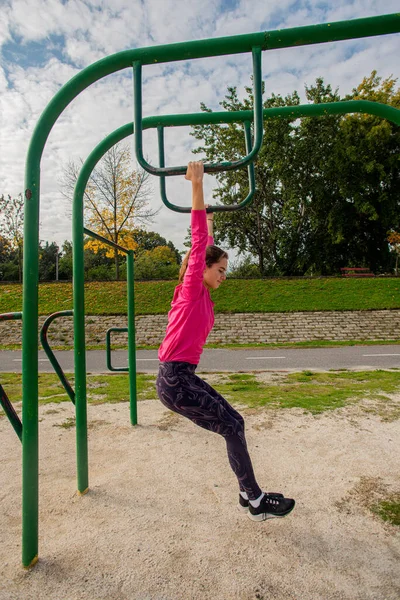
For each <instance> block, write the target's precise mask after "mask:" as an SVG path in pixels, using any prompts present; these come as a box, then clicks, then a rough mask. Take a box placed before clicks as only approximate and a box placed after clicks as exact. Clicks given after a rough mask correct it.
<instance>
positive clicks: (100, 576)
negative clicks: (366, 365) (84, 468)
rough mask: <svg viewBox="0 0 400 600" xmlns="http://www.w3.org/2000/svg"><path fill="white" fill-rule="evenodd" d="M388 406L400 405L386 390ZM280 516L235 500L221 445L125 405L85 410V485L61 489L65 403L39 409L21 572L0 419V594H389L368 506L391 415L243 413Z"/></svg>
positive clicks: (15, 598)
mask: <svg viewBox="0 0 400 600" xmlns="http://www.w3.org/2000/svg"><path fill="white" fill-rule="evenodd" d="M398 400H399V399H398ZM242 412H243V414H244V415H245V419H246V428H247V439H248V445H249V449H250V452H251V455H252V458H253V463H254V469H255V473H256V476H257V478H258V480H259V482H260V484H261V485H262V486H264V489H269V490H273V491H283V492H284V493H285V494H286V495H287V496H292V497H294V498H296V501H297V505H296V508H295V510H294V512H293V513H292V514H291V515H289V516H288V517H286V518H284V519H275V520H272V521H266V522H264V523H255V522H253V521H250V520H249V519H248V518H247V516H246V515H241V514H240V513H239V512H238V511H237V509H236V502H237V486H236V480H235V478H234V475H233V473H232V472H231V470H230V467H229V463H228V460H227V456H226V451H225V442H224V440H223V439H222V438H220V437H219V436H217V435H215V434H212V433H209V432H207V431H204V430H202V429H200V428H197V427H196V426H195V425H193V424H192V423H191V422H189V421H186V420H185V419H183V418H181V417H177V416H176V415H174V414H173V413H170V412H168V411H167V410H166V409H165V408H164V407H163V406H162V405H161V404H160V403H159V402H158V401H157V400H150V401H145V402H141V403H140V404H139V411H138V413H139V421H140V424H139V425H138V426H137V427H131V426H130V425H129V409H128V406H127V404H119V405H102V406H101V405H99V406H90V407H89V412H88V415H89V421H90V430H89V457H90V492H89V493H88V494H87V495H86V496H84V497H78V496H77V495H76V493H75V489H76V483H75V430H74V428H72V429H64V428H62V427H60V425H61V424H62V423H65V422H66V421H67V419H68V418H69V417H72V416H73V407H72V405H68V404H62V405H47V406H44V407H41V409H40V418H41V423H40V434H41V437H40V541H39V555H40V560H39V562H38V563H37V565H36V566H35V567H34V568H33V569H30V570H27V571H26V570H24V569H22V568H21V468H20V463H21V447H20V443H19V440H18V439H17V436H16V435H15V433H14V431H13V430H12V428H11V426H10V425H9V423H8V421H7V420H6V419H5V418H1V419H0V439H1V449H2V451H1V458H0V507H1V512H0V534H1V544H0V599H1V600H28V599H29V600H31V599H32V600H41V599H46V600H52V599H54V600H78V599H79V600H81V599H85V600H86V599H91V600H103V599H104V600H125V599H126V600H197V599H201V600H208V599H210V600H211V599H212V600H236V599H238V600H239V599H240V600H253V599H254V600H291V599H296V600H300V599H301V600H303V599H304V600H314V599H315V600H317V599H318V600H358V599H359V600H399V598H400V533H399V528H398V527H397V528H396V527H395V526H392V525H388V524H385V523H383V522H382V521H381V520H380V519H379V518H378V517H377V516H375V515H374V514H373V513H372V512H371V511H370V510H369V509H368V508H367V505H368V503H369V502H371V500H374V499H378V498H380V497H382V496H384V495H386V494H387V493H390V492H398V491H399V490H400V477H399V475H400V474H399V456H400V436H399V421H398V420H397V421H392V422H385V421H383V420H381V418H380V417H378V416H376V415H368V414H367V413H365V412H363V411H362V410H360V409H359V408H357V407H352V408H346V409H340V410H336V411H333V412H329V413H325V414H322V415H320V416H317V417H315V416H312V415H310V414H305V413H303V411H300V410H297V409H295V410H294V409H293V410H282V411H279V412H273V411H259V412H254V411H246V410H243V411H242Z"/></svg>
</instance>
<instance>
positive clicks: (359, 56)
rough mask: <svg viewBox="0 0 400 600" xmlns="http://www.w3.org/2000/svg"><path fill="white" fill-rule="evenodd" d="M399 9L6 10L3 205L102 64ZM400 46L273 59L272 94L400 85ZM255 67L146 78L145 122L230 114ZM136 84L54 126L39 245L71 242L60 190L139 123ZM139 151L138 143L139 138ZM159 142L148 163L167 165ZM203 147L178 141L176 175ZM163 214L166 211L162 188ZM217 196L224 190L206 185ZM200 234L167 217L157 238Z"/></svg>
mask: <svg viewBox="0 0 400 600" xmlns="http://www.w3.org/2000/svg"><path fill="white" fill-rule="evenodd" d="M399 10H400V0H385V1H384V2H383V1H382V0H334V1H333V2H330V1H328V0H280V1H279V2H275V1H272V0H203V1H202V2H200V1H196V0H192V2H190V1H188V0H104V1H102V0H0V46H1V50H0V52H1V61H0V193H3V194H11V195H16V194H18V193H19V192H22V191H23V187H24V164H25V157H26V152H27V148H28V144H29V140H30V138H31V135H32V132H33V129H34V127H35V124H36V122H37V120H38V118H39V116H40V114H41V113H42V111H43V110H44V108H45V107H46V105H47V104H48V102H49V101H50V100H51V98H52V97H53V96H54V94H55V93H56V92H57V91H58V90H59V89H60V87H61V86H62V85H63V84H65V83H66V82H67V81H68V80H69V79H70V78H71V77H73V76H74V75H75V74H76V73H78V72H79V71H80V70H82V69H83V68H84V67H86V66H88V65H90V64H91V63H93V62H95V61H97V60H99V59H101V58H103V57H105V56H107V55H110V54H113V53H116V52H119V51H121V50H126V49H129V48H140V47H143V46H154V45H159V44H169V43H174V42H184V41H189V40H196V39H205V38H214V37H222V36H229V35H237V34H242V33H254V32H261V31H269V30H275V29H284V28H288V27H297V26H303V25H311V24H318V23H326V22H332V21H341V20H347V19H355V18H360V17H369V16H375V15H380V14H388V13H394V12H398V11H399ZM399 42H400V35H399V34H396V35H388V36H381V37H376V38H367V39H363V40H354V41H348V42H336V43H331V44H320V45H315V46H309V47H302V48H297V49H284V50H276V51H269V52H264V53H263V78H264V80H265V82H266V90H267V93H271V92H274V93H275V94H282V95H285V94H287V93H291V92H293V91H294V90H297V91H298V92H299V94H300V96H301V97H302V99H303V100H304V85H305V84H309V85H310V84H312V83H313V82H314V81H315V78H316V77H318V76H322V77H323V78H324V79H325V81H326V82H327V83H330V84H331V85H332V86H333V87H334V88H336V87H339V91H340V93H341V94H345V93H347V92H349V91H351V89H352V88H353V87H355V86H356V85H358V84H359V83H360V82H361V80H362V78H363V77H364V76H366V75H369V74H370V73H371V71H372V70H373V69H377V71H378V74H379V75H381V76H383V77H388V76H390V75H394V76H395V77H398V76H399V71H400V68H399V60H398V57H399V48H400V43H399ZM251 71H252V67H251V57H250V55H236V56H226V57H219V58H215V59H214V58H208V59H200V60H196V61H191V62H174V63H169V64H168V63H167V64H163V65H157V66H146V67H144V69H143V115H144V116H150V115H159V114H175V113H186V112H199V105H200V102H201V101H202V102H205V103H206V104H207V105H208V106H209V107H210V108H212V109H214V110H218V109H219V104H218V103H219V102H220V101H221V100H222V99H223V97H224V95H225V93H226V90H227V86H231V85H235V86H237V87H238V90H239V91H240V95H242V92H243V88H244V86H246V85H249V83H250V74H251ZM132 106H133V102H132V74H131V72H130V71H129V70H125V71H120V72H119V73H118V74H114V75H112V76H109V77H106V78H104V79H102V80H101V81H99V82H98V83H96V84H95V85H92V86H91V87H89V88H88V89H86V90H85V91H84V92H82V93H81V94H80V96H79V97H78V98H76V99H75V100H74V101H73V102H72V103H71V104H70V105H69V106H68V107H67V108H66V109H65V111H64V112H63V114H62V115H61V117H60V118H59V120H58V121H57V123H56V124H55V126H54V128H53V130H52V132H51V134H50V136H49V138H48V141H47V144H46V147H45V151H44V154H43V157H42V163H41V166H42V169H41V172H42V179H41V182H42V183H41V188H42V193H41V209H40V221H41V229H40V238H41V239H42V240H47V241H56V242H57V243H58V244H62V242H63V241H64V240H65V239H71V236H72V234H71V222H70V218H69V217H68V212H69V211H68V206H67V203H66V201H65V200H64V199H63V198H62V196H61V194H60V178H61V176H62V172H63V168H64V167H65V165H66V163H67V162H68V161H69V160H73V161H78V160H79V158H82V159H85V158H86V157H87V156H88V154H89V153H90V152H91V150H92V149H93V148H94V147H95V146H96V145H97V144H98V143H99V142H100V141H101V140H102V139H103V138H104V137H105V136H106V135H108V134H109V133H111V132H112V131H113V130H114V129H116V128H118V127H120V126H121V125H124V124H125V123H128V122H130V121H132ZM128 140H129V138H128ZM155 141H156V140H155V134H154V133H150V132H148V133H146V134H145V137H144V143H145V149H144V152H145V155H146V156H147V157H148V158H149V159H150V160H153V161H154V164H157V162H156V160H157V158H156V157H157V153H156V145H155ZM194 144H195V141H194V140H193V138H191V137H190V136H189V128H179V129H176V130H169V131H168V133H167V137H166V162H167V164H184V163H186V162H187V161H188V160H190V157H191V150H192V148H193V147H194ZM152 179H154V181H153V185H152V188H153V197H152V200H151V203H152V206H154V207H159V206H160V205H161V204H162V203H161V200H160V198H159V192H158V180H156V178H152ZM206 179H207V181H206V190H207V193H208V196H209V194H211V189H212V185H213V179H212V177H210V176H206ZM167 186H168V195H169V198H170V200H171V201H173V202H174V203H176V204H183V205H184V204H187V205H189V204H190V187H189V186H190V184H189V183H188V182H185V181H184V180H183V177H180V178H168V179H167ZM188 223H189V216H188V215H180V214H177V213H174V212H172V211H169V210H167V209H166V208H165V207H164V206H162V209H161V210H160V212H159V214H158V216H157V217H156V220H155V222H154V224H153V225H152V226H149V227H148V228H149V229H152V230H153V231H157V232H159V233H160V234H161V235H163V236H164V237H166V238H167V239H170V240H172V241H173V242H174V244H175V245H176V246H177V247H178V248H179V249H183V240H184V237H185V234H186V230H187V227H188Z"/></svg>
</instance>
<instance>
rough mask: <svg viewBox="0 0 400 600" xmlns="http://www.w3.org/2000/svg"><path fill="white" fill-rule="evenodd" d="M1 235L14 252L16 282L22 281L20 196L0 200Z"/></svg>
mask: <svg viewBox="0 0 400 600" xmlns="http://www.w3.org/2000/svg"><path fill="white" fill-rule="evenodd" d="M0 225H1V235H2V236H3V237H5V238H6V239H7V240H8V241H9V243H10V245H11V248H12V249H13V250H14V251H15V252H16V257H17V261H18V280H19V281H20V282H21V281H22V249H23V229H24V200H23V198H22V194H18V196H17V197H16V198H12V197H11V196H10V195H8V196H7V198H5V197H4V195H2V196H1V198H0Z"/></svg>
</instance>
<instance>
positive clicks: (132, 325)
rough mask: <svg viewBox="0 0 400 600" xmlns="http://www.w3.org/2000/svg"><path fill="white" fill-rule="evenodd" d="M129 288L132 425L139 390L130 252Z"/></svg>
mask: <svg viewBox="0 0 400 600" xmlns="http://www.w3.org/2000/svg"><path fill="white" fill-rule="evenodd" d="M126 274H127V286H128V364H129V398H130V416H131V425H136V424H137V389H136V336H135V281H134V254H133V251H132V250H130V251H129V253H128V259H127V262H126Z"/></svg>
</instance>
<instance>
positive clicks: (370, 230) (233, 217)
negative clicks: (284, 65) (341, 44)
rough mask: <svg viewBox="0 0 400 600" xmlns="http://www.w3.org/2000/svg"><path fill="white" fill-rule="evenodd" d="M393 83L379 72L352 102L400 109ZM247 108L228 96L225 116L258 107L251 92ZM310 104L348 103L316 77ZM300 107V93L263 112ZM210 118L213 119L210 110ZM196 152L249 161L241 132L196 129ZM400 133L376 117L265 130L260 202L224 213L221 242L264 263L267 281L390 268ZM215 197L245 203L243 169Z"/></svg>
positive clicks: (270, 101) (273, 101) (331, 118)
mask: <svg viewBox="0 0 400 600" xmlns="http://www.w3.org/2000/svg"><path fill="white" fill-rule="evenodd" d="M395 81H396V80H394V79H393V78H389V79H387V80H385V81H383V82H381V79H380V78H378V77H376V72H373V73H372V75H371V77H369V78H365V79H364V80H363V82H362V83H361V84H360V86H358V87H357V88H355V90H353V93H352V94H351V95H350V97H348V99H349V98H354V99H357V98H362V99H369V100H378V101H381V102H385V103H386V104H392V105H393V106H400V91H399V90H397V91H395V89H394V85H395ZM246 92H247V95H248V96H247V98H245V99H244V101H243V102H240V101H239V99H238V95H237V90H236V88H228V93H227V95H226V97H225V100H224V101H223V102H221V105H222V106H223V108H225V109H226V110H246V109H249V108H252V96H251V93H252V90H250V89H248V88H246ZM306 97H307V100H308V102H309V103H319V104H320V103H328V102H336V101H338V100H340V96H339V93H338V90H332V88H331V86H330V85H327V84H325V83H324V81H323V79H322V78H317V79H316V81H315V83H314V84H313V85H312V86H309V87H308V86H306ZM296 104H299V97H298V95H297V93H296V92H293V94H289V95H288V96H286V97H285V98H282V97H280V96H275V95H274V94H272V95H271V97H270V98H267V99H266V100H265V102H264V107H265V108H268V107H272V106H285V105H296ZM201 109H202V110H203V111H209V112H211V111H210V109H208V108H207V107H206V106H205V105H204V104H202V105H201ZM192 135H194V137H195V138H196V139H198V140H201V146H200V147H199V148H198V149H197V150H196V151H195V152H200V151H201V152H205V154H206V157H207V159H208V160H209V161H213V162H215V161H218V162H220V161H226V160H228V161H232V160H235V159H237V158H238V157H239V156H243V155H244V151H245V149H244V135H243V131H242V128H241V126H239V125H237V124H229V125H224V126H222V125H205V126H204V125H201V126H195V127H194V128H193V131H192ZM399 152H400V130H399V128H398V127H397V126H396V125H394V124H392V123H389V122H387V121H385V120H382V119H380V118H378V117H373V116H370V115H347V116H339V115H327V116H324V117H318V118H317V117H309V118H302V119H301V120H293V119H268V120H265V121H264V143H263V146H262V148H261V150H260V152H259V154H258V157H257V160H256V161H255V172H256V186H257V191H256V193H255V196H254V199H253V201H252V203H251V204H250V205H249V206H248V207H247V208H246V209H245V210H244V211H238V212H235V213H217V214H216V216H215V222H216V235H215V238H216V242H217V243H219V242H228V243H229V245H230V246H235V247H236V248H237V249H238V250H239V252H240V253H250V255H251V256H253V257H256V258H257V261H258V267H259V271H260V273H261V274H262V275H266V274H269V275H302V274H322V275H329V274H334V273H337V272H338V271H339V268H340V267H341V266H351V265H354V266H368V267H369V268H370V269H372V270H374V272H377V271H378V270H385V268H386V267H387V265H388V261H389V250H388V244H387V242H386V231H387V230H388V229H389V228H391V227H394V226H395V228H398V225H400V223H399V220H400V212H399V195H398V190H399V189H400V181H399V177H400V171H399V160H398V156H399ZM217 180H218V183H219V187H218V189H217V190H216V191H215V192H214V197H215V198H216V199H217V200H219V201H220V202H221V203H222V204H228V205H229V204H233V203H238V202H239V201H240V200H242V199H243V198H244V196H245V195H246V193H247V187H248V184H247V174H246V172H245V171H244V170H240V171H229V172H225V173H220V174H218V175H217Z"/></svg>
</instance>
